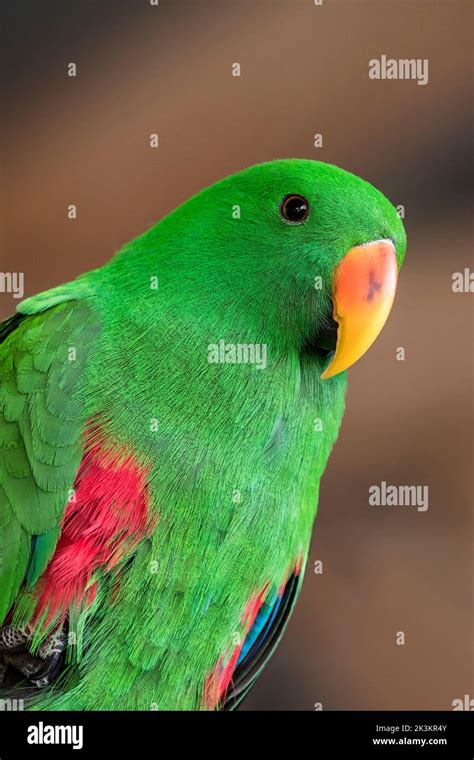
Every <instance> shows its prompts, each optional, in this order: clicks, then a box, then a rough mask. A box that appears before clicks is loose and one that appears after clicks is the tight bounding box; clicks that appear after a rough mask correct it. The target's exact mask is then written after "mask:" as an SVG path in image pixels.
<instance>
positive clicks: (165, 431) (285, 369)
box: [0, 159, 406, 710]
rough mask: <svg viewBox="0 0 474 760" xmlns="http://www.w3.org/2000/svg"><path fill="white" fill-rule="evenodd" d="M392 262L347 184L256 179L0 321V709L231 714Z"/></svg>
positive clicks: (393, 244)
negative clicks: (12, 703)
mask: <svg viewBox="0 0 474 760" xmlns="http://www.w3.org/2000/svg"><path fill="white" fill-rule="evenodd" d="M405 248H406V236H405V231H404V228H403V224H402V222H401V221H400V218H399V216H398V214H397V211H396V210H395V208H394V207H393V206H392V204H391V203H390V202H389V201H388V200H387V199H386V198H385V197H384V196H383V195H382V194H381V193H380V192H379V191H378V190H376V189H375V188H374V187H373V186H371V185H370V184H368V183H367V182H365V181H364V180H362V179H360V178H358V177H356V176H354V175H353V174H350V173H348V172H346V171H344V170H342V169H340V168H338V167H336V166H331V165H329V164H325V163H321V162H317V161H309V160H303V159H289V160H278V161H271V162H268V163H264V164H260V165H257V166H252V167H250V168H248V169H246V170H244V171H242V172H239V173H237V174H234V175H232V176H230V177H227V178H225V179H223V180H222V181H220V182H218V183H217V184H215V185H212V186H211V187H208V188H206V189H205V190H203V191H201V192H200V193H198V194H197V195H196V196H194V197H192V198H191V199H190V200H188V201H187V202H186V203H184V204H183V205H182V206H180V207H179V208H178V209H176V210H175V211H173V212H172V213H171V214H169V215H168V216H166V217H165V218H164V219H162V220H161V221H160V222H159V223H157V224H156V225H155V226H154V227H152V228H151V229H149V230H147V231H146V232H145V233H144V234H142V235H140V236H139V237H137V238H136V239H135V240H133V241H132V242H130V243H128V244H127V245H125V246H124V247H123V248H122V249H121V250H120V251H119V252H118V253H117V254H116V255H115V256H114V257H113V258H112V259H111V260H110V261H109V262H108V263H107V264H105V266H103V267H101V268H100V269H96V270H94V271H91V272H87V273H86V274H83V275H81V276H79V277H78V278H77V279H76V280H74V281H72V282H70V283H67V284H65V285H61V286H59V287H55V288H53V289H52V290H49V291H47V292H45V293H41V294H39V295H35V296H33V297H31V298H27V299H26V300H24V301H23V302H22V303H20V305H19V306H18V309H17V313H16V314H15V315H14V316H12V317H11V318H9V319H7V320H6V321H5V322H3V323H2V324H1V325H0V368H1V386H0V626H1V627H0V663H1V666H0V668H1V671H0V678H2V679H3V685H2V687H1V689H3V690H4V691H3V693H4V694H5V693H9V694H11V693H20V692H19V691H18V689H20V688H23V692H21V693H24V694H26V695H27V696H28V699H27V706H28V707H29V708H30V709H61V710H62V709H66V710H70V709H72V710H152V709H159V710H216V709H233V708H235V707H236V706H237V705H238V704H239V703H240V701H241V700H242V699H243V697H244V696H245V695H246V694H247V692H248V691H249V689H250V688H251V686H252V685H253V683H254V682H255V680H256V678H257V677H258V675H259V673H260V672H261V670H262V668H263V667H264V665H265V663H266V662H267V660H268V658H269V657H270V655H271V653H272V652H273V650H274V648H275V646H276V644H277V642H278V641H279V639H280V637H281V635H282V632H283V630H284V628H285V625H286V623H287V620H288V618H289V615H290V613H291V611H292V608H293V606H294V603H295V600H296V598H297V596H298V592H299V590H300V587H301V582H302V577H303V573H304V568H305V563H306V559H307V554H308V547H309V543H310V538H311V531H312V525H313V521H314V518H315V515H316V511H317V502H318V489H319V481H320V478H321V476H322V474H323V472H324V469H325V466H326V462H327V460H328V456H329V453H330V451H331V448H332V446H333V444H334V442H335V440H336V437H337V435H338V430H339V426H340V423H341V418H342V415H343V409H344V395H345V390H346V371H345V370H346V369H347V367H348V366H350V365H351V364H353V363H354V362H355V361H356V360H357V359H358V358H359V357H360V356H361V355H362V354H363V353H364V352H365V351H366V350H367V348H368V347H369V346H370V345H371V343H372V342H373V341H374V340H375V338H376V337H377V335H378V333H379V332H380V330H381V329H382V326H383V324H384V322H385V320H386V318H387V316H388V313H389V311H390V308H391V305H392V302H393V298H394V295H395V288H396V283H397V273H398V270H399V267H400V265H401V263H402V260H403V257H404V254H405ZM18 679H20V681H19V680H18ZM18 684H20V685H18ZM12 689H13V692H12ZM15 690H17V691H15Z"/></svg>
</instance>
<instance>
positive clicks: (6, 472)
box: [0, 286, 99, 626]
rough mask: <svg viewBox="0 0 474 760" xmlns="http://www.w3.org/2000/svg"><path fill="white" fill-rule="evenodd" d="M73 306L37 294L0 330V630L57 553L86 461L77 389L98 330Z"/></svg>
mask: <svg viewBox="0 0 474 760" xmlns="http://www.w3.org/2000/svg"><path fill="white" fill-rule="evenodd" d="M65 287H66V286H64V288H65ZM50 293H53V294H54V293H55V292H54V291H50ZM68 300H69V298H68V294H67V291H64V292H63V291H62V290H60V289H57V290H56V293H55V294H54V295H53V296H49V298H48V297H47V294H42V295H41V296H36V297H34V298H32V299H29V300H28V301H26V302H24V303H25V311H26V314H25V313H23V314H16V315H15V316H13V317H11V318H10V319H7V320H6V321H5V322H3V323H2V324H0V378H1V382H0V626H1V624H2V622H3V621H4V620H5V617H6V615H7V614H8V612H9V610H10V608H11V607H12V604H13V603H14V601H15V598H16V596H17V594H18V591H19V588H20V586H21V584H22V583H23V582H24V581H25V580H26V582H27V584H30V585H32V584H33V583H35V581H36V580H37V579H38V577H39V576H40V575H41V574H42V572H43V571H44V569H45V567H46V565H47V564H48V561H49V560H50V558H51V556H52V554H53V552H54V549H55V546H56V543H57V540H58V537H59V533H60V520H61V516H62V514H63V511H64V508H65V506H66V504H67V502H68V498H69V496H70V489H71V488H72V486H73V483H74V477H75V475H76V471H77V469H78V467H79V464H80V461H81V456H82V446H81V434H82V432H83V428H84V417H83V410H82V403H81V401H80V400H79V399H78V397H77V394H76V393H75V391H76V389H77V386H78V382H79V380H80V378H81V376H82V374H83V372H84V368H85V364H86V361H87V357H88V354H89V351H90V347H91V345H92V343H93V340H94V337H95V336H96V334H97V332H98V329H99V328H98V325H97V320H96V319H94V317H93V314H92V311H91V308H90V306H89V305H88V304H87V303H86V302H84V301H80V300H77V301H69V302H68Z"/></svg>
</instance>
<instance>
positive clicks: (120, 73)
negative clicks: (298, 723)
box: [0, 0, 474, 710]
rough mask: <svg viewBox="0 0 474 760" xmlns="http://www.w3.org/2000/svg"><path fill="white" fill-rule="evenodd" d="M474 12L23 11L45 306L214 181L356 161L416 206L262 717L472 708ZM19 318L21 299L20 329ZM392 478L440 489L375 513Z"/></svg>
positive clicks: (13, 90) (24, 134) (16, 183)
mask: <svg viewBox="0 0 474 760" xmlns="http://www.w3.org/2000/svg"><path fill="white" fill-rule="evenodd" d="M472 8H473V6H472V3H470V2H455V1H451V2H436V1H435V0H433V1H431V2H429V1H427V2H417V1H415V0H412V1H410V2H394V1H389V0H385V1H381V0H376V2H363V1H361V2H357V1H356V0H351V1H350V2H337V1H336V0H324V2H323V5H322V6H320V7H318V6H315V5H314V4H313V0H253V1H252V2H251V1H250V0H249V1H248V2H247V1H246V0H227V1H226V0H220V1H218V0H209V1H205V0H192V1H191V0H190V1H189V2H186V0H174V2H172V1H171V0H160V2H159V5H158V6H157V7H154V6H150V4H149V0H134V1H131V0H129V2H123V0H113V1H111V0H101V2H91V1H85V0H68V1H67V2H65V1H64V0H62V1H61V2H59V0H58V1H57V2H52V1H51V0H45V1H44V2H41V3H37V2H21V3H18V4H14V3H10V8H9V9H4V11H3V16H4V22H3V36H4V51H3V58H4V60H3V66H2V70H3V72H4V74H3V79H4V95H3V103H2V116H3V119H2V122H3V124H2V129H3V172H2V173H3V175H4V181H2V183H1V185H2V220H1V221H2V226H1V259H0V270H1V271H3V272H6V271H12V270H13V271H22V272H24V273H25V295H30V294H32V293H35V292H37V291H40V290H43V289H46V288H49V287H51V286H53V285H56V284H58V283H60V282H62V281H65V280H68V279H70V278H73V277H74V276H75V275H77V274H79V273H80V272H82V271H84V270H86V269H89V268H92V267H96V266H99V265H101V264H102V263H103V262H105V261H106V260H107V259H108V258H109V257H110V256H111V255H112V253H113V252H114V251H115V250H116V249H117V248H118V247H119V246H120V245H121V244H122V243H124V242H125V241H127V240H129V239H130V238H132V237H134V236H135V235H137V234H138V233H139V232H141V231H142V230H143V229H144V228H145V227H146V226H147V225H150V224H152V223H154V222H155V221H156V220H158V219H159V218H160V217H161V216H163V215H164V214H165V213H167V212H168V211H170V210H171V209H173V208H174V207H175V206H176V205H178V204H180V203H181V202H182V201H184V200H185V199H186V198H187V197H189V196H190V195H192V194H193V193H195V192H196V191H197V190H199V189H200V188H202V187H203V186H205V185H207V184H210V183H213V182H214V181H216V180H218V179H220V178H221V177H222V176H224V175H226V174H228V173H231V172H234V171H237V170H239V169H242V168H244V167H246V166H249V165H251V164H253V163H257V162H260V161H265V160H269V159H272V158H277V157H293V156H299V157H306V158H314V159H319V160H323V161H328V162H332V163H337V164H339V165H341V166H343V167H344V168H346V169H349V170H350V171H353V172H355V173H357V174H360V175H362V176H363V177H365V178H366V179H368V180H369V181H371V182H372V183H373V184H375V185H376V186H377V187H379V188H380V189H381V190H382V191H383V192H384V193H386V195H388V197H389V198H390V199H391V200H392V201H393V202H394V203H395V204H396V205H398V204H403V205H404V206H405V209H406V219H405V223H406V227H407V232H408V239H409V246H408V254H407V259H406V264H405V266H404V269H403V272H402V276H401V280H400V286H399V293H398V296H397V300H396V304H395V307H394V310H393V312H392V315H391V318H390V320H389V323H388V326H387V327H386V328H385V330H384V332H383V335H382V336H381V338H379V340H378V342H377V343H376V345H375V346H374V348H373V349H372V350H371V351H370V353H369V354H368V355H367V356H366V357H365V358H364V360H363V361H361V362H360V364H358V365H357V366H356V367H355V368H354V369H353V370H351V372H350V387H349V393H348V399H347V412H346V415H345V419H344V423H343V427H342V431H341V435H340V438H339V442H338V443H337V445H336V448H335V450H334V452H333V455H332V457H331V459H330V464H329V466H328V469H327V472H326V475H325V477H324V480H323V484H322V489H321V497H320V506H319V515H318V519H317V521H316V528H315V534H314V542H313V549H312V553H311V558H310V563H309V567H308V571H307V576H306V579H305V584H304V588H303V593H302V596H301V598H300V603H299V605H298V606H297V608H296V612H295V614H294V617H293V619H292V621H291V623H290V625H289V627H288V629H287V633H286V636H285V638H284V640H283V643H282V644H281V646H280V649H279V651H278V652H277V654H276V655H275V656H274V658H273V660H272V662H271V663H270V665H269V666H268V668H267V670H266V672H265V673H264V675H263V676H262V677H261V679H260V681H259V683H258V685H257V686H256V688H255V689H254V691H253V693H252V695H251V697H249V699H248V700H247V702H246V704H245V708H244V709H303V710H311V709H313V705H314V703H315V702H322V704H323V708H324V709H402V708H406V709H423V708H424V709H451V703H452V701H453V699H456V698H463V696H464V695H465V694H471V695H474V691H473V683H472V564H471V560H472V555H471V545H472V518H471V514H472V513H471V504H472V476H471V470H472V321H471V312H470V308H469V307H470V303H469V301H470V299H472V295H471V296H469V295H468V294H454V293H453V292H452V290H451V278H452V274H453V272H457V271H463V269H464V267H468V266H470V267H472V258H471V256H472V230H471V222H470V214H469V204H470V201H471V198H470V196H469V190H470V185H469V180H470V179H471V180H472V176H471V177H470V176H469V166H470V162H471V160H472V143H471V141H470V138H469V133H470V129H471V128H472V123H473V119H472V106H470V105H469V98H470V94H471V88H472V60H471V54H470V53H469V51H470V50H471V49H472ZM381 54H385V55H387V56H388V57H394V58H427V59H429V83H428V85H427V86H419V85H417V83H416V82H414V81H372V80H370V79H369V78H368V61H369V59H371V58H374V57H375V58H378V57H380V55H381ZM69 62H75V63H76V64H77V69H78V72H77V78H75V79H71V78H68V77H67V75H66V67H67V64H68V63H69ZM234 62H239V63H240V64H241V77H240V79H236V78H233V77H232V76H231V66H232V63H234ZM153 132H157V133H158V134H159V140H160V146H159V148H158V149H157V150H151V149H150V147H149V135H150V133H153ZM315 133H322V135H323V141H324V142H323V148H322V149H315V148H314V147H313V135H314V134H315ZM471 189H472V183H471ZM71 203H74V204H76V205H77V208H78V218H77V220H76V221H69V220H68V219H67V213H66V210H67V206H68V205H69V204H71ZM16 304H17V301H15V300H14V299H13V298H12V297H11V295H9V294H0V316H1V317H3V316H6V315H7V314H9V313H11V312H12V311H13V310H14V308H15V306H16ZM399 346H402V347H404V348H405V352H406V359H405V361H404V362H399V361H396V359H395V352H396V348H397V347H399ZM382 480H385V481H387V483H389V484H396V485H405V484H407V485H411V484H415V485H428V486H429V509H428V511H427V512H418V511H417V510H416V509H415V508H414V507H392V508H389V507H385V508H384V507H378V508H377V507H370V506H369V505H368V488H369V486H370V485H372V484H379V483H380V482H381V481H382ZM318 559H320V560H322V561H323V568H324V572H323V574H322V575H315V574H314V573H313V572H312V566H313V563H314V561H315V560H318ZM397 631H404V632H405V636H406V644H405V646H397V645H396V643H395V637H396V633H397Z"/></svg>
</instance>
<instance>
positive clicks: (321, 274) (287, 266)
mask: <svg viewBox="0 0 474 760" xmlns="http://www.w3.org/2000/svg"><path fill="white" fill-rule="evenodd" d="M157 230H158V233H159V235H160V236H162V239H163V240H166V241H169V240H175V244H173V245H172V246H168V243H163V245H162V246H161V249H162V252H164V256H165V258H166V251H167V250H169V254H170V256H169V265H170V266H171V267H172V268H173V271H174V272H178V273H179V283H180V285H179V288H180V294H179V298H180V303H181V304H183V300H186V302H187V303H188V304H189V307H190V309H191V311H194V313H195V314H196V315H202V312H203V309H204V311H205V313H206V315H208V317H209V319H212V320H213V324H220V325H222V330H223V331H224V328H225V326H226V325H229V324H234V325H238V326H239V328H238V329H239V331H240V332H239V334H240V335H241V337H242V340H243V341H244V342H249V341H250V340H251V339H252V337H253V336H254V335H256V334H258V335H259V336H261V337H262V338H263V339H268V340H273V342H274V343H275V342H277V343H278V342H279V343H280V345H282V346H287V347H289V348H290V349H292V348H295V349H296V350H298V351H306V352H309V353H312V354H313V355H314V357H315V359H316V361H317V362H319V363H318V369H319V370H320V374H321V377H322V378H323V379H327V378H330V377H332V376H334V375H337V374H338V373H340V372H342V371H343V370H345V369H346V368H347V367H349V366H350V365H351V364H353V363H354V362H355V361H357V359H359V357H360V356H362V354H363V353H365V351H366V350H367V349H368V348H369V346H370V345H371V344H372V343H373V341H374V340H375V338H376V337H377V335H378V334H379V332H380V330H381V329H382V327H383V325H384V323H385V321H386V319H387V317H388V314H389V311H390V308H391V306H392V303H393V299H394V295H395V289H396V284H397V274H398V269H399V267H400V265H401V263H402V260H403V257H404V254H405V248H406V235H405V230H404V227H403V224H402V222H401V220H400V218H399V215H398V213H397V211H396V209H395V208H394V207H393V205H392V204H391V203H390V202H389V201H388V200H387V199H386V198H385V196H384V195H382V193H381V192H379V191H378V190H376V189H375V188H374V187H373V186H372V185H370V184H369V183H368V182H366V181H364V180H362V179H360V178H359V177H357V176H355V175H353V174H350V173H349V172H346V171H344V170H343V169H340V168H338V167H336V166H332V165H329V164H325V163H321V162H319V161H308V160H303V159H288V160H279V161H272V162H269V163H265V164H259V165H256V166H253V167H251V168H249V169H246V170H244V171H242V172H239V173H238V174H234V175H232V176H230V177H227V178H225V179H224V180H222V181H220V182H218V183H217V184H215V185H212V186H211V187H208V188H206V189H205V190H203V191H202V192H200V193H199V194H198V195H196V196H194V197H193V198H191V199H190V200H189V201H187V202H186V203H185V204H183V206H181V207H180V208H179V209H177V210H176V211H175V212H173V213H172V214H170V215H169V216H168V217H166V218H165V219H164V220H163V221H162V222H161V223H160V224H159V225H158V226H157ZM157 244H158V245H159V241H157ZM163 285H164V287H166V277H165V278H164V281H163ZM174 287H176V285H174ZM184 295H186V299H184V298H183V296H184ZM199 306H200V308H199ZM247 328H248V331H247V332H246V330H247ZM253 328H255V329H254V330H253V332H252V329H253ZM224 337H225V336H224Z"/></svg>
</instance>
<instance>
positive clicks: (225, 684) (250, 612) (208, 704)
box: [202, 583, 270, 710]
mask: <svg viewBox="0 0 474 760" xmlns="http://www.w3.org/2000/svg"><path fill="white" fill-rule="evenodd" d="M269 585H270V584H269V583H266V584H265V586H264V587H263V589H262V590H261V591H260V593H258V594H254V595H253V596H251V597H250V599H249V600H248V602H247V604H246V606H245V610H244V613H243V615H242V624H243V626H244V635H243V636H242V638H241V640H240V642H239V644H237V645H236V646H235V647H234V650H233V652H232V654H231V656H230V658H229V659H228V660H227V661H225V660H224V657H221V658H220V659H219V661H218V662H217V665H216V666H215V668H214V670H213V671H212V673H211V674H210V675H209V676H208V677H207V679H206V683H205V685H204V694H203V699H202V703H203V707H204V708H205V709H206V710H215V709H216V707H217V705H218V704H219V702H221V701H222V700H223V699H224V698H225V694H226V692H227V690H228V688H229V686H230V684H231V683H232V676H233V675H234V670H235V667H236V665H237V660H238V659H239V655H240V652H241V649H242V647H243V645H244V641H245V636H246V635H247V634H248V632H249V631H250V629H251V627H252V626H253V624H254V623H255V618H256V617H257V614H258V611H259V609H260V607H261V606H262V604H263V602H264V599H265V596H266V593H267V591H268V587H269Z"/></svg>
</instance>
